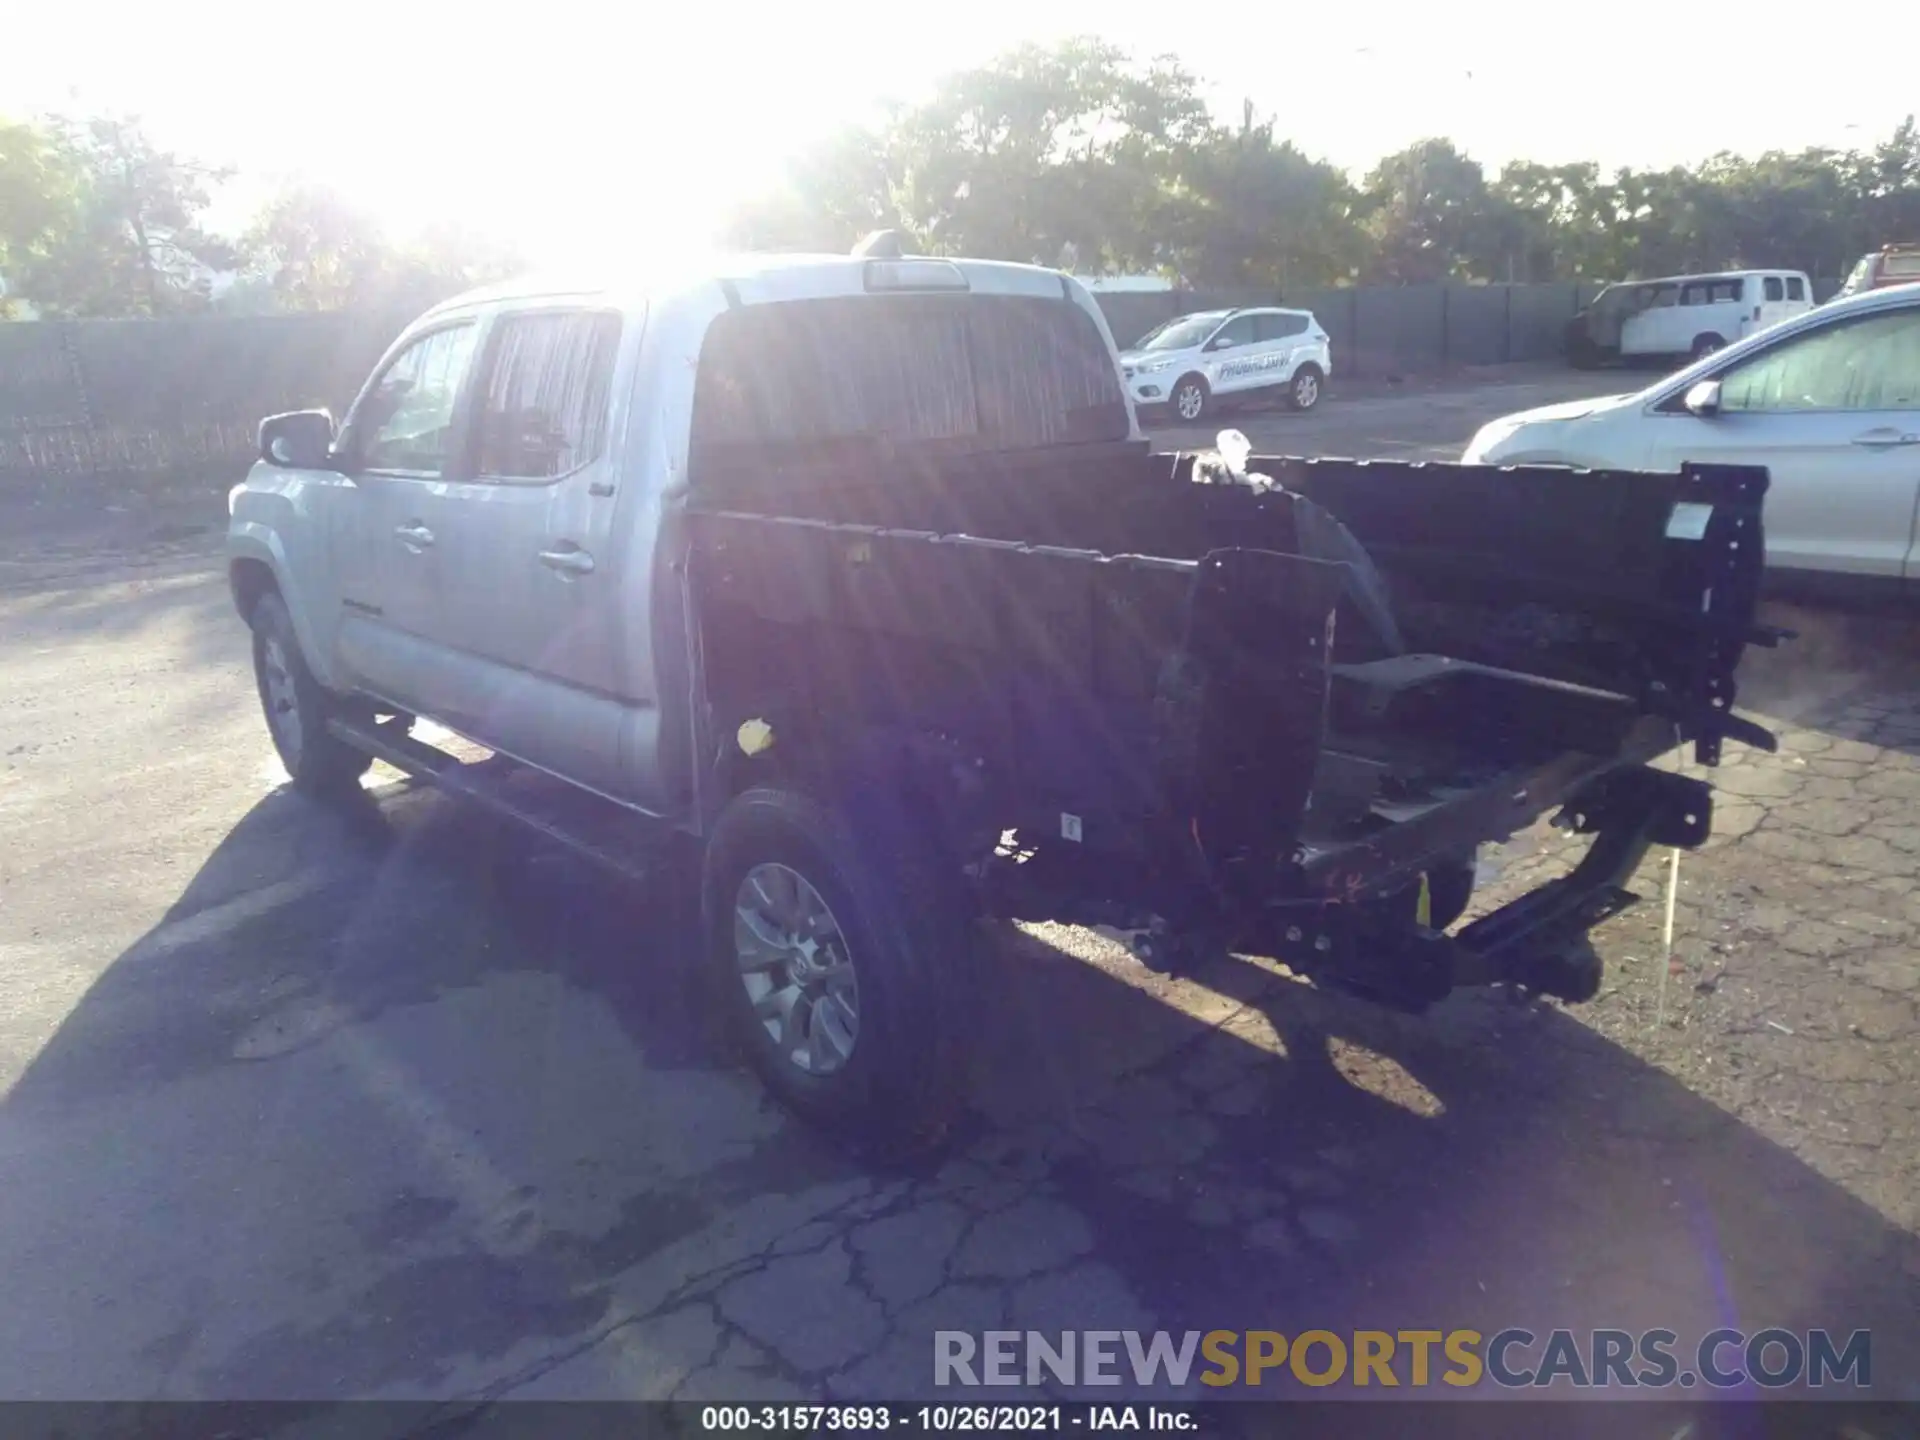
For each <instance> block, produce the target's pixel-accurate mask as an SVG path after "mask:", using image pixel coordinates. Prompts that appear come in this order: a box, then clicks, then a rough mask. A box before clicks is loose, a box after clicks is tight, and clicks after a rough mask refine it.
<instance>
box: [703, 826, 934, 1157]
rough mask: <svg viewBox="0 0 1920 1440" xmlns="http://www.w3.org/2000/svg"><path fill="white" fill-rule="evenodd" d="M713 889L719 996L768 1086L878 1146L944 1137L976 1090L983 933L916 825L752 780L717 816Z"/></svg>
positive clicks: (710, 859) (859, 1142)
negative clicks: (847, 811) (756, 785)
mask: <svg viewBox="0 0 1920 1440" xmlns="http://www.w3.org/2000/svg"><path fill="white" fill-rule="evenodd" d="M893 829H898V830H899V833H897V834H896V833H891V831H892V830H893ZM880 831H888V832H889V833H878V832H880ZM701 890H702V895H703V897H704V905H703V909H704V912H705V930H706V936H705V939H706V949H707V960H708V964H709V966H710V967H711V975H710V978H711V979H712V981H713V984H714V986H715V989H716V992H717V995H716V998H717V999H718V1001H719V1003H720V1005H721V1007H722V1009H723V1011H724V1013H725V1018H726V1021H727V1028H728V1030H729V1032H730V1033H731V1034H732V1036H733V1038H734V1040H735V1042H736V1043H737V1044H738V1045H739V1047H740V1048H741V1049H742V1050H744V1051H745V1053H746V1058H747V1059H748V1060H749V1061H750V1062H751V1063H752V1065H753V1067H754V1068H755V1069H756V1070H757V1071H758V1072H759V1074H760V1076H761V1078H762V1079H763V1080H764V1081H765V1082H766V1085H767V1087H768V1089H770V1090H771V1091H772V1092H773V1093H774V1095H775V1096H777V1097H778V1098H779V1099H780V1100H781V1101H782V1102H783V1103H784V1104H785V1105H786V1106H787V1107H788V1108H789V1109H791V1110H793V1111H794V1112H795V1113H796V1114H798V1115H799V1116H800V1117H801V1118H803V1119H805V1120H808V1121H810V1122H812V1123H814V1124H816V1125H819V1126H820V1127H822V1128H823V1129H826V1130H830V1131H833V1132H835V1133H836V1134H838V1135H839V1136H841V1137H842V1138H843V1139H845V1140H848V1141H850V1142H852V1143H853V1144H855V1145H856V1146H858V1147H860V1148H862V1149H867V1150H873V1151H878V1152H881V1153H884V1154H888V1155H895V1156H898V1155H901V1154H911V1153H914V1152H918V1151H922V1150H925V1149H927V1148H930V1147H931V1146H933V1145H935V1144H937V1143H938V1142H939V1141H940V1140H941V1139H942V1138H943V1137H944V1136H945V1134H946V1132H947V1129H948V1127H949V1125H950V1123H951V1121H952V1118H953V1116H954V1115H955V1114H956V1113H957V1111H958V1109H959V1106H960V1103H961V1101H962V1100H963V1098H964V1092H963V1088H962V1082H963V1079H964V1058H965V1056H964V1048H963V1046H962V1044H961V1040H962V1026H963V1024H964V1019H963V1016H964V1013H965V1012H964V1009H963V1008H962V1004H961V1002H962V1000H963V999H964V995H963V985H962V980H963V969H962V967H963V966H964V965H965V964H966V963H967V960H968V947H969V945H970V942H971V939H972V930H971V926H970V924H969V923H968V920H969V917H968V915H967V913H966V910H965V907H964V906H963V905H962V904H961V903H959V900H960V896H959V891H958V887H957V885H955V884H952V883H949V882H947V881H945V879H944V877H942V876H941V874H940V873H939V870H938V868H937V866H935V865H934V864H933V863H932V862H931V859H930V857H929V856H927V855H926V854H924V853H923V851H922V849H921V847H920V845H919V844H918V843H917V842H916V841H915V840H914V838H913V835H912V832H911V830H910V829H907V828H906V827H888V826H887V825H885V824H884V823H877V824H870V825H868V826H866V827H864V829H863V830H862V831H858V832H857V831H856V830H855V828H854V827H853V826H852V825H851V824H850V823H849V821H848V820H847V818H846V817H845V816H843V815H842V814H841V813H840V812H839V811H837V810H835V809H833V808H831V807H829V806H826V805H823V804H821V803H819V802H818V801H815V800H813V799H811V798H810V797H808V796H805V795H802V794H799V793H797V792H794V791H788V790H775V789H756V790H749V791H747V792H745V793H743V794H742V795H740V796H739V797H738V798H736V799H735V800H734V801H733V802H732V804H731V805H729V806H728V807H727V809H726V811H725V812H724V813H723V814H722V815H721V817H720V820H719V822H718V824H717V825H716V826H715V827H714V833H713V838H712V840H711V842H710V844H709V845H708V848H707V861H706V873H705V876H704V879H703V883H702V887H701Z"/></svg>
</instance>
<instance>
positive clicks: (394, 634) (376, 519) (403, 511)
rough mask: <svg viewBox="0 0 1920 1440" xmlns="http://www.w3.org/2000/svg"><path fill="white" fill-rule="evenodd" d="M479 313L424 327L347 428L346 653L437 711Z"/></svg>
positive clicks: (415, 705) (359, 669) (357, 406)
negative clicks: (452, 485)
mask: <svg viewBox="0 0 1920 1440" xmlns="http://www.w3.org/2000/svg"><path fill="white" fill-rule="evenodd" d="M479 333H480V323H479V321H478V320H477V319H475V318H472V317H468V318H465V319H461V320H456V321H452V322H450V323H448V324H445V325H441V326H437V327H435V328H434V329H432V330H428V331H426V332H425V333H424V334H420V335H417V336H415V337H414V338H413V339H411V340H410V341H408V342H407V344H406V345H405V347H404V348H402V349H400V350H399V351H397V352H396V353H395V354H394V355H393V356H392V357H391V358H390V359H389V360H388V361H387V363H386V364H385V365H384V366H382V367H381V369H380V370H379V371H378V372H377V373H376V374H375V376H374V378H373V380H372V381H371V382H370V383H369V384H368V386H367V387H366V389H365V390H363V391H362V392H361V395H360V398H359V399H358V400H357V401H355V402H354V407H353V410H352V412H351V413H350V414H349V415H348V417H347V424H346V427H345V430H344V432H343V434H342V437H341V447H340V449H341V455H342V459H343V468H344V469H345V470H346V472H347V475H348V479H349V481H350V482H351V485H352V489H353V494H352V495H351V496H349V497H347V499H346V503H344V504H342V505H340V506H338V507H336V509H335V524H334V526H333V529H332V533H331V536H330V542H331V544H332V548H333V564H334V571H335V573H336V574H337V575H338V576H339V577H340V603H341V615H340V624H339V628H338V630H337V632H336V633H337V635H338V637H339V638H338V640H337V649H338V659H339V661H340V664H341V671H342V673H343V674H345V675H347V676H349V677H351V679H352V681H353V682H354V683H355V684H356V685H357V686H358V687H359V688H362V689H365V690H368V691H370V692H371V693H373V694H375V695H377V696H380V697H381V698H383V699H387V700H390V701H392V702H394V703H396V704H399V705H402V706H405V707H406V708H408V709H411V710H415V711H417V712H420V713H425V714H431V713H432V712H433V710H434V703H435V696H436V693H437V692H438V691H439V689H440V686H439V685H438V684H437V683H436V680H435V676H436V674H437V673H438V672H439V670H440V669H442V668H443V666H442V665H441V663H440V661H441V660H442V658H443V645H442V641H441V639H440V636H441V635H442V633H443V620H444V613H443V612H444V608H445V605H444V595H445V588H446V579H447V577H446V574H445V568H444V560H443V557H442V552H441V549H440V532H441V531H442V530H444V529H445V524H444V517H443V514H442V511H443V508H444V505H445V498H444V497H445V493H446V489H447V481H448V480H449V479H450V478H451V477H452V476H454V475H455V474H457V472H458V468H459V465H460V460H461V435H462V433H463V430H464V427H465V418H464V417H465V395H466V389H467V381H468V377H469V375H470V374H471V372H472V369H473V361H474V357H475V355H476V353H477V342H478V338H479Z"/></svg>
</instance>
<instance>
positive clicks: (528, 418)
mask: <svg viewBox="0 0 1920 1440" xmlns="http://www.w3.org/2000/svg"><path fill="white" fill-rule="evenodd" d="M619 342H620V319H619V317H618V316H617V315H610V314H607V313H605V312H600V311H537V312H531V313H527V314H521V315H507V316H504V317H502V318H501V319H500V320H499V321H498V322H496V323H495V325H494V330H493V336H492V338H491V339H490V340H489V341H488V344H487V361H486V370H485V373H484V375H483V376H482V379H481V382H480V386H479V389H478V391H477V392H476V395H477V398H476V401H475V406H474V431H475V441H474V474H475V476H476V477H477V478H479V479H493V480H551V479H554V478H556V477H557V476H561V475H566V474H570V473H571V472H573V471H575V470H578V469H579V468H580V467H581V466H582V465H585V464H587V463H589V462H590V461H593V460H597V459H598V458H599V457H600V454H601V452H602V451H603V450H604V449H605V448H606V436H607V401H608V395H609V393H610V390H611V386H612V382H613V358H614V351H615V349H616V348H617V347H618V345H619Z"/></svg>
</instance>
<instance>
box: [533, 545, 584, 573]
mask: <svg viewBox="0 0 1920 1440" xmlns="http://www.w3.org/2000/svg"><path fill="white" fill-rule="evenodd" d="M540 563H541V564H542V565H544V566H546V567H547V568H548V569H549V570H559V571H561V572H562V573H564V574H567V575H591V574H592V573H593V556H591V555H589V554H588V553H587V552H586V551H584V550H542V551H541V552H540Z"/></svg>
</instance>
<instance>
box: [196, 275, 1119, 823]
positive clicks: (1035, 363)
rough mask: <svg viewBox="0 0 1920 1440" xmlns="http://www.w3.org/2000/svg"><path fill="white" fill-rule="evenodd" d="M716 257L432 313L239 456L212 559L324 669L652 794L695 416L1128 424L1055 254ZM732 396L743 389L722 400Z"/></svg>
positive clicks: (887, 423) (647, 805)
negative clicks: (225, 541) (314, 449)
mask: <svg viewBox="0 0 1920 1440" xmlns="http://www.w3.org/2000/svg"><path fill="white" fill-rule="evenodd" d="M726 274H727V279H726V280H725V282H724V283H720V282H717V281H716V280H714V279H713V278H711V277H706V276H703V277H700V278H698V279H695V280H692V281H688V282H684V283H667V284H663V285H659V286H656V287H652V288H649V289H644V290H643V289H637V288H636V289H632V290H627V289H618V288H587V287H582V286H579V285H575V284H570V283H566V282H559V283H545V282H539V281H533V282H523V283H520V284H516V285H511V286H503V287H498V288H494V289H489V290H484V291H481V292H478V293H475V294H471V295H466V296H462V297H460V298H457V299H454V300H450V301H448V302H447V303H445V304H443V305H440V306H437V307H436V308H434V309H433V310H431V311H429V312H428V313H427V314H425V315H423V316H422V317H420V319H418V320H417V321H415V322H414V323H413V324H412V325H410V326H409V327H408V328H407V330H406V331H405V333H403V334H402V335H401V336H400V337H399V338H398V339H397V340H395V341H394V343H393V345H392V346H391V348H390V349H389V350H388V352H387V354H386V355H385V356H384V357H383V358H382V360H381V361H380V363H379V364H378V365H377V366H376V367H375V368H374V370H373V373H372V374H371V375H370V376H369V378H368V380H367V382H366V384H365V385H364V386H363V388H362V389H361V391H360V393H359V396H358V397H357V398H356V399H355V401H354V402H353V404H352V406H351V408H350V409H349V410H348V412H347V414H346V417H345V420H344V423H343V424H342V425H341V426H340V427H339V431H338V434H337V435H333V436H331V437H329V438H328V439H327V440H326V443H325V446H324V452H323V453H320V454H315V455H313V456H311V457H310V458H311V459H312V460H313V461H314V462H315V463H313V464H310V465H293V466H281V465H277V464H274V463H271V462H270V461H267V462H263V463H261V464H260V465H257V466H256V467H255V468H254V471H253V473H252V474H251V475H250V476H249V477H248V479H247V481H246V483H245V484H243V485H242V486H241V487H239V489H238V490H237V491H236V492H235V495H234V502H233V506H232V510H233V525H232V532H231V533H232V541H231V543H232V547H233V553H234V556H235V564H236V566H237V567H238V568H237V569H236V572H235V573H236V575H238V576H240V577H241V580H240V581H238V582H236V583H238V584H240V587H241V589H242V590H243V591H251V590H256V589H258V588H260V587H262V586H265V585H269V584H271V585H272V586H274V587H276V588H278V589H280V590H281V591H282V594H283V595H284V596H285V597H286V598H287V600H288V608H289V611H290V613H291V615H292V616H293V617H294V618H295V620H296V623H297V624H299V625H300V626H301V627H302V630H303V632H304V633H302V635H301V637H300V641H301V649H302V652H303V654H304V655H305V656H306V658H307V663H308V664H309V665H310V666H311V667H312V670H313V673H314V675H315V677H316V678H317V679H319V680H320V681H321V683H322V684H324V685H325V686H326V687H327V688H328V689H330V690H335V691H341V692H353V693H358V694H361V695H364V696H367V697H370V698H372V699H374V700H376V701H378V702H379V703H381V704H382V705H385V706H387V707H389V708H391V709H392V710H394V711H395V712H404V713H409V714H415V715H428V716H431V717H433V718H434V719H435V720H436V721H437V722H439V723H441V724H444V725H446V726H447V727H448V728H450V729H452V730H454V731H456V732H457V733H459V734H462V735H466V736H470V737H472V738H473V739H474V740H475V741H477V742H478V743H480V744H483V745H485V746H486V747H487V748H488V749H490V750H493V751H496V752H497V753H500V754H503V755H509V756H512V757H515V758H516V759H518V760H521V761H523V762H524V763H526V764H529V765H533V766H537V767H539V768H541V769H543V770H548V771H551V772H553V773H555V774H557V775H561V776H564V777H566V778H567V779H568V780H570V781H572V782H574V783H576V784H579V785H583V786H585V787H587V788H589V789H591V790H593V791H594V792H596V793H598V794H600V795H603V796H605V797H607V798H610V799H613V800H616V801H618V802H620V803H622V804H625V805H630V806H637V807H639V808H640V809H642V810H645V811H646V812H648V813H650V814H656V815H661V816H675V815H680V814H682V813H683V812H684V809H685V807H686V805H687V804H688V802H689V799H690V791H689V784H688V776H689V762H688V757H687V755H686V754H685V748H684V747H685V745H686V743H687V735H686V730H685V726H684V725H676V723H675V709H676V704H677V703H680V702H683V700H684V691H675V690H673V689H672V688H671V687H673V686H674V685H676V684H680V683H684V681H683V678H681V679H676V677H675V675H674V669H675V667H674V665H673V663H672V661H671V659H670V657H671V656H672V655H673V653H674V651H675V649H676V647H683V646H684V632H683V631H682V630H681V629H680V628H679V627H680V626H681V624H682V620H681V617H680V616H679V615H678V613H677V610H676V607H675V603H674V597H673V595H672V593H671V585H670V583H666V582H669V581H670V575H669V573H668V572H667V570H666V568H665V567H666V564H667V562H668V560H669V559H670V557H671V555H672V552H673V547H674V546H675V545H676V544H677V543H678V542H679V537H678V534H677V531H676V525H677V523H678V521H677V512H678V508H679V507H680V506H681V505H682V504H684V502H685V500H686V495H687V474H688V464H689V451H690V447H691V446H692V445H693V443H694V435H695V430H696V427H697V426H700V425H702V424H704V425H705V426H706V427H707V428H708V429H709V430H712V429H713V428H714V426H715V425H726V426H731V427H733V428H734V429H735V430H736V432H737V433H740V434H745V433H747V431H748V428H749V427H751V429H752V430H753V431H754V432H755V433H765V434H769V435H770V438H775V439H778V440H780V441H781V442H783V443H786V444H788V445H789V446H791V447H804V448H807V449H810V450H812V451H815V452H818V453H829V452H832V451H835V450H843V451H844V450H859V449H861V448H862V447H866V446H870V445H875V444H880V443H883V438H884V441H885V443H890V444H897V445H902V446H909V447H911V446H916V445H926V446H931V447H933V448H935V449H937V450H939V451H940V452H941V453H942V454H945V455H949V456H951V455H955V454H960V453H964V452H966V451H969V450H979V449H992V450H999V451H1013V450H1020V449H1025V448H1031V447H1036V446H1037V447H1060V446H1065V447H1072V446H1076V445H1085V444H1087V443H1089V442H1095V443H1097V442H1101V441H1115V440H1119V441H1126V440H1131V439H1137V438H1138V436H1139V431H1138V428H1137V426H1136V423H1135V421H1134V417H1133V413H1132V410H1131V408H1130V406H1129V405H1128V403H1127V399H1126V396H1125V394H1124V392H1123V391H1122V390H1121V389H1120V386H1119V384H1118V382H1117V379H1116V375H1115V369H1114V365H1113V360H1112V354H1113V351H1112V338H1111V335H1110V334H1109V332H1108V330H1107V327H1106V322H1105V320H1104V318H1103V317H1102V315H1101V312H1100V310H1099V308H1098V306H1097V305H1095V304H1094V302H1093V300H1092V298H1091V297H1090V296H1089V295H1088V294H1087V292H1086V291H1085V289H1084V288H1083V287H1081V286H1080V285H1079V284H1078V282H1076V281H1073V280H1071V279H1068V278H1065V277H1062V276H1059V275H1057V274H1054V273H1053V272H1049V271H1045V270H1039V269H1034V268H1032V267H1026V266H1017V265H1002V264H994V263H990V262H981V261H959V262H953V261H945V260H919V259H911V258H903V259H890V260H872V261H861V260H855V259H851V258H847V257H837V256H834V257H822V258H818V259H804V258H796V257H783V258H782V259H780V260H778V261H774V262H769V261H767V260H764V259H762V260H753V259H748V260H743V261H738V262H735V263H733V264H732V265H730V266H729V267H728V269H727V271H726ZM969 367H971V368H969ZM721 368H724V369H725V370H726V372H727V373H726V374H724V375H722V374H720V373H719V371H720V369H721ZM776 379H777V383H776ZM743 387H745V388H743ZM696 393H698V394H699V396H700V402H699V403H698V404H696ZM743 394H750V395H751V396H753V397H754V403H755V404H756V405H759V406H763V407H765V408H762V409H757V410H754V411H752V412H751V413H740V412H739V411H738V410H737V404H738V399H737V397H739V396H740V395H743ZM730 406H732V407H736V408H729V407H730ZM715 415H723V416H725V417H726V418H725V419H724V420H721V421H715V420H714V419H713V418H712V417H713V416H715ZM288 547H293V549H294V550H295V552H296V553H293V554H288V553H287V550H288Z"/></svg>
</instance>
